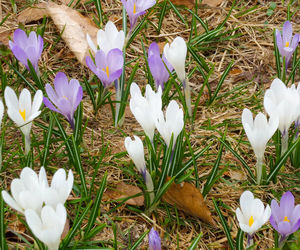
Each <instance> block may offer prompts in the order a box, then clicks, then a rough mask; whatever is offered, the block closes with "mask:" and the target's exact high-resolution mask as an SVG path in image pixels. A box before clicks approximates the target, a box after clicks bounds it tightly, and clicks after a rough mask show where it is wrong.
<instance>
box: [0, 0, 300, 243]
mask: <svg viewBox="0 0 300 250" xmlns="http://www.w3.org/2000/svg"><path fill="white" fill-rule="evenodd" d="M55 2H58V3H60V2H59V1H55ZM0 3H1V7H2V12H1V14H2V18H3V17H5V16H6V15H7V14H10V17H8V19H7V20H6V21H5V22H4V23H3V24H2V26H0V28H1V30H0V31H3V30H4V31H7V34H11V32H13V30H14V29H15V28H17V27H18V23H17V21H16V17H17V14H18V13H19V12H20V11H22V10H23V9H25V8H26V7H28V6H30V3H29V2H28V1H16V8H15V9H13V8H12V3H11V2H10V1H8V0H2V1H0ZM276 4H277V5H276V8H275V10H274V12H273V13H271V15H270V10H269V9H270V2H269V1H237V4H236V6H235V7H234V9H233V11H232V14H231V15H230V17H229V18H228V20H227V22H226V24H225V30H232V29H235V31H233V33H232V34H231V36H232V37H230V38H229V39H228V40H226V39H216V41H211V42H209V43H207V44H206V43H203V44H201V46H202V47H203V48H205V49H203V50H199V51H198V54H199V55H202V57H203V58H204V59H205V61H206V62H207V63H211V65H215V70H214V72H213V74H212V76H211V77H210V79H209V82H208V83H209V85H210V87H211V89H212V91H214V90H215V89H216V85H217V83H218V81H219V79H220V77H221V75H222V73H223V71H224V70H225V68H226V67H227V66H228V64H229V63H230V62H231V61H232V60H234V63H233V68H232V70H231V71H230V73H229V75H228V76H227V77H226V79H225V81H224V84H223V85H222V88H221V89H220V92H219V94H218V98H217V99H216V100H215V101H214V102H213V104H211V105H207V100H208V96H209V94H208V91H207V88H205V89H204V92H203V94H202V96H201V99H200V105H199V106H198V110H197V114H196V120H195V122H194V124H193V126H191V124H189V123H186V129H187V130H188V131H192V129H193V131H192V132H191V135H190V141H191V143H192V147H193V149H194V150H198V149H202V148H204V147H205V146H206V145H207V144H208V143H209V142H214V143H213V145H212V147H211V148H210V149H209V151H208V152H207V153H206V154H205V155H204V156H202V157H200V158H199V159H198V160H197V165H198V176H199V178H200V187H199V188H200V190H201V186H203V184H204V182H205V177H206V176H207V175H208V174H209V172H210V170H211V168H212V166H213V164H214V162H215V159H216V155H217V153H218V150H219V147H220V143H219V142H218V139H219V138H221V137H222V135H223V133H224V132H225V130H227V136H226V139H227V141H228V142H230V144H231V146H232V148H234V149H235V150H237V151H238V152H239V153H240V154H241V155H242V156H243V157H244V159H245V161H246V162H247V163H248V164H249V166H251V169H252V170H253V172H254V169H255V157H254V154H253V151H252V149H251V148H250V146H249V143H248V140H247V138H246V136H245V134H244V131H243V129H242V125H241V119H240V118H241V113H242V110H243V109H244V108H245V107H247V108H249V109H251V110H252V111H254V112H258V111H263V104H262V99H263V94H264V92H265V90H266V89H267V88H268V87H269V86H270V84H271V82H272V80H273V79H274V77H275V76H276V65H275V57H274V52H273V51H274V50H273V37H272V32H273V29H274V28H278V29H279V28H281V26H282V23H283V22H284V21H285V20H286V12H287V8H286V5H283V4H282V2H281V1H276ZM295 5H297V3H295ZM102 6H103V12H104V16H105V22H106V20H108V19H109V20H112V21H115V22H116V25H117V26H118V27H119V28H121V25H122V21H121V17H122V11H121V10H122V8H121V7H122V5H121V3H120V2H119V1H109V0H106V1H102ZM231 6H232V1H226V0H224V1H223V2H222V3H221V5H219V6H218V7H208V6H201V7H200V8H199V10H198V15H199V16H200V17H201V18H202V19H203V20H204V21H206V22H207V24H208V27H209V29H214V28H216V27H217V26H218V25H219V24H220V23H221V22H222V21H223V20H224V18H225V17H226V15H227V14H228V12H229V10H230V8H231ZM75 9H76V10H78V11H80V12H81V13H82V14H83V15H85V16H88V17H89V18H91V19H92V18H93V17H95V18H97V17H96V9H95V6H94V3H93V2H90V3H87V4H81V3H79V4H78V5H76V6H75ZM178 9H179V11H180V13H181V14H182V16H183V17H184V19H185V20H186V21H187V24H188V26H186V25H185V24H184V23H183V22H182V21H181V20H180V19H179V18H178V16H177V15H176V14H175V13H174V11H172V10H168V11H167V12H166V14H165V18H164V20H163V24H162V28H161V32H160V34H158V33H157V32H156V31H155V28H154V27H153V26H155V25H157V24H158V18H157V16H156V14H155V13H156V12H157V13H159V7H157V10H155V11H154V14H153V15H150V16H149V20H150V21H151V23H152V24H153V25H151V23H150V22H149V23H148V24H147V25H146V27H145V28H144V29H143V30H142V32H140V34H138V36H137V37H136V39H135V41H134V42H133V43H132V44H131V45H130V47H129V48H128V50H127V57H128V60H131V59H137V60H138V62H139V69H138V70H137V74H136V76H135V78H134V80H135V82H137V83H138V84H139V85H140V86H145V85H146V83H147V77H146V75H145V71H144V65H145V61H144V57H143V56H142V55H143V50H142V47H141V42H140V39H141V38H143V39H144V42H145V45H146V47H148V46H149V44H150V43H151V42H152V41H156V42H159V43H165V42H170V41H172V39H173V38H175V36H178V35H180V36H182V37H184V38H185V39H186V40H188V38H189V33H190V23H191V20H192V15H191V14H190V13H189V12H188V11H187V10H186V9H183V8H178ZM292 9H295V6H292ZM0 10H1V9H0ZM247 10H250V11H249V12H248V11H247ZM251 10H252V11H251ZM299 17H300V15H299V11H298V12H297V13H296V14H295V15H294V16H293V17H292V22H293V25H294V29H295V30H296V31H297V32H300V18H299ZM197 24H198V23H197ZM41 26H42V21H37V22H33V23H29V24H26V25H25V26H24V25H22V24H21V27H23V28H24V29H26V30H31V29H32V30H36V29H37V27H41ZM197 29H198V32H199V33H201V32H203V28H202V27H201V25H198V26H197ZM225 37H226V36H224V38H225ZM44 41H45V44H46V45H45V48H44V51H43V55H42V59H41V61H40V71H41V72H47V74H48V78H49V80H50V81H52V80H53V78H54V75H55V73H56V72H58V71H64V72H65V73H66V74H67V75H68V77H69V78H76V79H78V80H79V81H80V82H82V81H83V80H82V79H83V78H87V79H88V78H89V77H90V75H91V74H92V73H91V71H89V70H88V69H87V68H86V67H85V66H83V65H81V64H80V63H79V62H78V61H77V60H76V58H75V57H74V55H73V53H72V52H71V51H70V50H69V48H68V47H67V46H66V44H65V42H64V41H63V40H62V39H60V37H59V32H58V31H57V29H56V27H55V25H54V23H53V21H52V20H51V18H48V19H46V26H45V33H44ZM208 48H209V49H208ZM3 58H4V59H5V60H10V59H11V58H13V56H12V55H7V56H4V57H3ZM187 61H188V62H189V64H188V67H187V71H188V72H191V71H192V70H193V69H194V67H196V66H197V64H196V62H195V60H194V59H193V57H192V56H191V54H190V53H188V60H187ZM1 64H2V68H3V70H4V73H5V74H6V75H7V78H8V85H9V86H12V87H14V88H19V87H20V88H21V86H22V87H24V86H25V84H24V82H22V81H21V80H20V79H19V78H18V77H17V76H16V75H15V74H14V73H13V71H12V70H11V69H10V68H9V67H8V66H7V65H6V64H5V62H4V61H1ZM132 65H134V64H132ZM132 65H131V66H130V67H128V73H129V72H130V71H131V68H132V67H133V66H132ZM128 75H129V74H128ZM27 78H28V79H30V77H29V76H28V77H27ZM296 80H297V81H299V75H298V76H297V78H296ZM189 81H190V83H191V87H192V90H193V99H194V100H195V99H196V97H197V93H198V92H199V91H200V89H201V87H202V84H203V78H202V76H201V74H200V73H199V72H198V71H197V70H195V71H194V72H193V73H192V75H191V76H190V78H189ZM0 93H1V96H3V92H0ZM45 112H48V110H47V111H45ZM44 118H45V116H42V117H41V118H40V119H38V122H39V123H41V124H44V125H46V126H47V123H46V120H45V119H44ZM83 120H84V121H88V122H87V127H86V129H85V131H84V137H83V146H82V147H83V153H82V154H81V157H82V163H83V166H84V169H85V172H86V178H87V183H88V184H89V183H90V181H91V179H92V177H93V175H94V174H95V175H96V180H95V183H94V185H95V187H97V188H98V187H99V184H100V182H101V179H102V176H103V174H104V172H105V171H107V172H108V179H107V183H108V186H112V185H114V184H116V183H118V182H120V181H123V182H126V183H130V184H134V185H135V183H136V185H140V184H139V182H137V181H135V180H134V178H133V177H130V176H129V175H127V174H126V173H124V172H123V171H122V170H121V169H120V167H123V166H125V167H126V166H127V165H128V164H129V158H128V156H126V155H123V157H119V156H117V157H116V155H115V154H118V153H120V152H123V151H125V148H124V146H123V141H124V138H125V136H127V135H131V136H132V135H133V134H140V135H142V129H141V127H140V126H139V124H138V123H137V122H136V120H135V119H134V117H133V116H132V115H131V113H130V110H129V109H128V110H127V112H126V118H125V121H124V125H123V127H122V128H120V129H118V128H115V127H114V126H113V124H112V116H111V111H110V108H109V107H108V105H107V106H104V107H102V108H101V109H100V110H99V111H98V113H97V114H96V116H95V115H94V114H93V109H92V105H91V102H90V99H89V97H88V96H87V94H86V93H85V94H84V99H83ZM6 124H7V129H6V132H5V147H4V148H3V167H2V170H1V171H0V187H1V189H9V186H10V183H11V180H12V178H16V177H17V176H18V174H19V172H20V170H21V168H22V167H24V166H26V164H27V163H26V162H25V158H24V156H23V154H22V145H23V144H22V139H21V134H20V132H19V130H18V129H17V128H16V127H15V126H14V125H13V124H12V122H11V121H9V120H8V119H7V120H6ZM63 124H64V125H65V126H66V127H67V126H68V124H67V123H63ZM33 131H34V135H35V137H36V138H35V140H36V143H35V144H34V145H35V149H34V161H33V167H34V169H36V170H38V169H39V168H40V155H39V154H40V151H39V150H42V149H43V144H41V145H39V144H38V143H37V142H38V141H39V140H41V141H43V140H44V138H45V131H44V130H43V129H41V128H40V127H38V126H36V125H34V126H33ZM67 131H68V132H69V133H71V130H70V129H67ZM60 144H61V143H60V142H58V143H55V142H53V143H52V144H51V145H50V154H49V157H48V161H47V171H49V172H51V171H52V172H54V171H55V170H56V169H57V168H59V167H64V168H66V169H69V168H71V166H70V163H69V160H68V157H67V155H66V153H65V151H64V146H60ZM105 145H108V150H107V151H106V152H105V156H104V158H103V160H102V163H101V165H100V168H99V169H98V170H95V165H96V163H97V159H98V158H99V157H100V155H101V154H102V153H103V149H104V147H105ZM38 149H39V150H38ZM272 154H273V155H274V146H273V145H272V143H271V144H270V146H269V147H267V155H272ZM219 168H220V169H224V168H226V171H225V172H224V174H223V175H222V176H221V177H220V178H219V180H218V181H217V182H216V183H215V185H214V186H213V187H212V189H211V190H210V192H209V194H208V196H207V197H206V201H207V204H208V207H209V209H210V210H211V211H212V214H213V217H214V218H215V219H216V221H219V219H218V216H217V214H216V212H215V209H214V205H213V202H212V199H215V200H220V208H221V211H222V212H223V215H224V216H225V218H226V220H227V223H228V225H229V227H230V228H231V233H232V236H233V238H235V237H236V234H237V231H238V223H237V220H236V217H235V209H236V208H237V207H238V206H239V197H240V195H241V193H242V192H243V191H244V190H247V189H249V190H251V191H253V192H254V193H255V195H256V196H257V197H258V198H260V199H262V200H263V201H264V202H265V203H269V204H270V201H271V200H272V199H273V198H278V197H280V195H281V193H282V192H283V191H286V190H290V191H292V192H293V193H294V194H295V196H296V199H297V201H298V203H299V198H298V197H299V193H300V189H299V184H300V179H299V176H300V172H299V169H294V168H292V167H291V166H290V164H287V165H286V166H285V168H284V170H283V171H282V172H281V173H280V174H279V175H278V180H277V183H276V184H274V183H271V184H270V185H268V186H255V185H251V184H250V183H249V181H248V179H247V171H246V170H245V169H244V168H243V167H242V164H241V163H240V162H239V161H238V160H237V159H236V158H235V157H234V156H233V155H232V153H231V152H229V151H228V150H226V149H225V150H224V152H223V156H222V160H221V164H220V166H219ZM267 168H268V167H267ZM192 178H194V176H192ZM75 182H77V183H80V179H79V177H78V176H76V177H75ZM88 188H89V186H88ZM77 190H78V189H77ZM297 194H298V196H297ZM93 195H95V194H92V197H93ZM78 200H79V197H78V192H76V189H75V191H74V192H73V193H72V197H71V198H70V200H69V202H68V203H67V210H68V214H69V217H70V218H74V217H75V215H76V208H77V206H78ZM115 206H116V203H115V202H110V201H106V202H102V204H101V211H102V213H101V214H102V215H101V216H99V217H98V218H97V222H99V223H107V225H108V226H107V227H106V228H104V229H103V230H102V231H101V232H99V233H98V234H97V235H96V236H95V237H94V239H93V240H95V241H102V242H103V245H105V246H106V247H113V239H114V235H113V229H112V226H111V223H112V222H115V223H116V226H117V239H118V242H119V248H120V249H122V248H123V249H126V248H127V246H128V244H129V243H128V242H129V241H132V242H135V241H136V240H137V239H138V238H139V237H140V236H141V235H142V233H144V232H145V231H146V230H147V229H150V228H151V227H152V226H153V225H155V226H156V228H157V229H158V230H159V232H160V235H161V237H162V238H163V240H162V242H163V243H162V244H163V246H164V248H165V249H176V248H177V247H178V248H179V249H186V248H187V247H188V246H189V245H190V243H191V241H192V239H194V238H195V237H196V236H197V235H198V234H199V233H200V232H202V233H203V236H202V238H201V240H200V243H199V249H226V248H227V247H228V243H227V238H226V236H225V234H224V231H223V228H222V226H221V225H220V224H219V225H218V227H217V228H213V227H211V226H209V225H206V224H205V223H203V222H201V220H199V219H197V218H195V217H190V216H188V215H185V214H184V213H183V212H181V211H178V215H177V212H176V211H175V210H174V208H172V207H170V206H168V205H166V204H161V205H160V206H159V207H158V209H157V210H156V211H155V212H154V213H153V214H152V215H151V216H150V218H149V217H146V216H144V215H143V214H139V213H134V212H133V211H132V210H129V209H128V208H127V206H126V205H122V206H121V207H119V208H117V209H116V210H115V211H113V212H111V213H109V211H110V209H112V208H114V207H115ZM4 216H5V222H6V223H8V226H7V229H6V230H7V232H6V238H7V243H8V245H9V248H11V249H15V248H18V249H25V246H28V245H27V244H26V243H25V241H24V238H23V239H22V238H21V236H22V237H25V239H26V240H28V241H29V242H32V238H31V237H30V234H29V233H28V232H27V231H25V228H24V227H23V226H21V225H20V224H19V223H17V220H16V216H15V213H14V211H12V210H10V209H8V208H7V207H6V206H5V213H4ZM71 221H72V219H71ZM84 225H85V224H84V222H83V227H84ZM14 231H16V232H17V233H18V234H16V233H14ZM18 235H19V236H20V237H17V236H18ZM75 239H77V240H80V234H78V235H77V236H76V237H75ZM255 241H256V242H257V243H258V244H259V249H268V248H270V247H272V246H273V231H272V230H271V226H270V225H269V224H268V225H266V226H264V227H263V229H262V230H261V231H260V232H259V233H258V234H257V236H256V237H255ZM147 242H148V240H147V237H146V238H145V239H144V241H143V243H142V247H143V248H146V247H147ZM99 246H100V244H99Z"/></svg>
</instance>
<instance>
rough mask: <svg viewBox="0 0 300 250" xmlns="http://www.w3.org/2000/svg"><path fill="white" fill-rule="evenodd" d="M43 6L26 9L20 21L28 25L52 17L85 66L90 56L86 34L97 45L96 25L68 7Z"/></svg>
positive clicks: (49, 3)
mask: <svg viewBox="0 0 300 250" xmlns="http://www.w3.org/2000/svg"><path fill="white" fill-rule="evenodd" d="M43 4H44V5H42V7H43V8H41V5H38V8H37V6H34V7H31V8H28V9H25V10H24V11H22V12H21V13H20V15H19V19H18V20H19V21H20V22H23V23H27V22H32V21H34V20H38V19H41V18H42V17H43V16H45V15H46V16H50V17H51V18H52V20H53V22H54V24H55V25H56V27H57V28H58V30H59V32H61V33H62V38H63V39H64V41H65V42H66V44H67V45H68V47H69V48H70V50H71V51H72V52H73V53H74V55H75V56H76V58H77V59H78V61H79V62H81V63H82V64H84V65H85V58H86V56H87V55H89V45H88V43H87V40H86V34H87V33H89V35H90V36H91V38H92V40H94V42H95V43H96V41H97V38H96V36H97V32H98V28H97V27H96V25H95V24H94V23H93V22H92V21H91V20H90V19H89V18H87V17H85V16H83V15H81V14H80V13H79V12H78V11H76V10H74V9H72V8H70V7H68V6H66V5H58V4H55V3H53V2H48V3H43ZM31 16H32V17H31Z"/></svg>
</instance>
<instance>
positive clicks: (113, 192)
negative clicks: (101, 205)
mask: <svg viewBox="0 0 300 250" xmlns="http://www.w3.org/2000/svg"><path fill="white" fill-rule="evenodd" d="M140 193H142V190H141V189H140V188H139V187H137V186H133V185H128V184H126V183H124V182H120V183H118V184H117V186H116V187H115V188H114V189H107V190H106V191H105V192H104V195H103V199H104V200H108V199H112V200H116V199H123V198H127V197H129V196H133V195H136V194H140ZM125 203H126V204H129V205H134V206H143V205H144V196H143V195H141V196H137V197H134V198H131V199H129V200H127V201H125Z"/></svg>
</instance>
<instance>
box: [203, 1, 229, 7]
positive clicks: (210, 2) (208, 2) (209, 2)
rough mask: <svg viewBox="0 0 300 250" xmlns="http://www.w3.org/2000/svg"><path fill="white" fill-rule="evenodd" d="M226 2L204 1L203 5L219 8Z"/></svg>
mask: <svg viewBox="0 0 300 250" xmlns="http://www.w3.org/2000/svg"><path fill="white" fill-rule="evenodd" d="M223 1H224V0H203V1H202V4H207V5H208V6H210V7H217V6H219V5H220V4H221V3H222V2H223Z"/></svg>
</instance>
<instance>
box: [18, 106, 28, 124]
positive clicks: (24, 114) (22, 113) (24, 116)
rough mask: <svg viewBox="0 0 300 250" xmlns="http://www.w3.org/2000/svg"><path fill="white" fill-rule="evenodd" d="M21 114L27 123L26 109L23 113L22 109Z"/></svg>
mask: <svg viewBox="0 0 300 250" xmlns="http://www.w3.org/2000/svg"><path fill="white" fill-rule="evenodd" d="M19 113H20V115H21V116H22V118H23V120H24V122H25V120H26V110H25V109H24V110H23V111H21V109H19Z"/></svg>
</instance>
